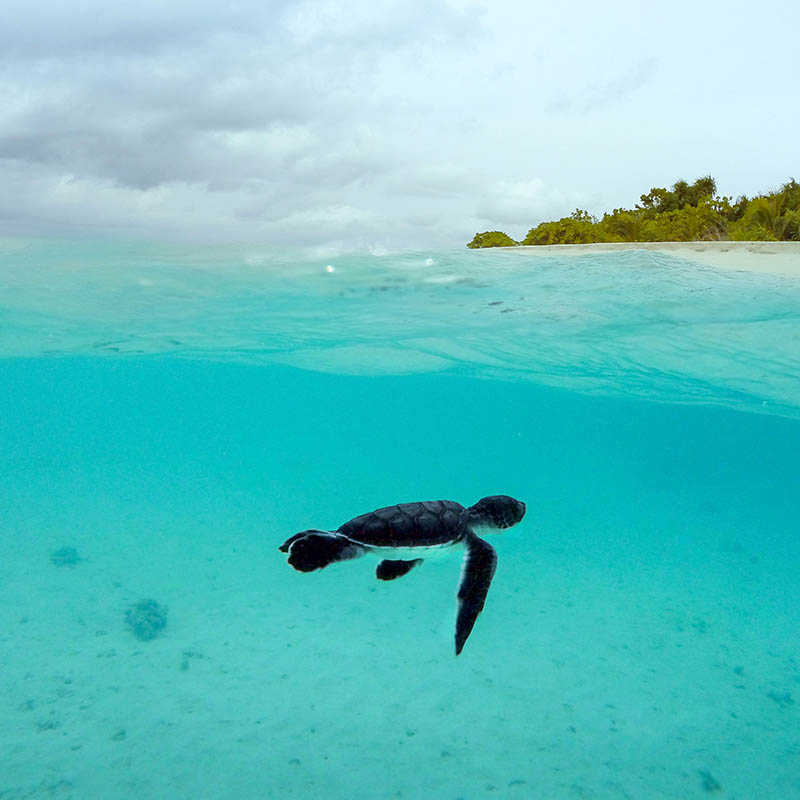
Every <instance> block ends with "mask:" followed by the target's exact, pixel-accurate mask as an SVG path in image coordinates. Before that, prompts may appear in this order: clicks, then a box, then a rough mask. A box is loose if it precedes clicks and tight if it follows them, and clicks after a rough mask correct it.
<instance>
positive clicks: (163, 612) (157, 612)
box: [125, 600, 167, 642]
mask: <svg viewBox="0 0 800 800" xmlns="http://www.w3.org/2000/svg"><path fill="white" fill-rule="evenodd" d="M125 622H126V623H127V625H128V627H129V628H130V629H131V631H132V632H133V635H134V636H135V637H136V638H137V639H141V640H142V641H145V642H146V641H150V640H151V639H155V638H156V636H158V634H159V633H160V632H161V631H162V630H163V629H164V628H165V627H166V625H167V607H166V606H162V605H159V604H158V603H157V602H156V601H155V600H140V601H139V602H138V603H135V604H134V605H132V606H131V607H130V608H129V609H128V610H127V611H126V612H125Z"/></svg>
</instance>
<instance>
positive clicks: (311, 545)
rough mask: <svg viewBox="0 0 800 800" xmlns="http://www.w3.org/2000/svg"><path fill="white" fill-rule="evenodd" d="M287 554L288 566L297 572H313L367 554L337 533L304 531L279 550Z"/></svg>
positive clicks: (365, 550)
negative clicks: (336, 562)
mask: <svg viewBox="0 0 800 800" xmlns="http://www.w3.org/2000/svg"><path fill="white" fill-rule="evenodd" d="M279 549H280V550H282V551H283V552H284V553H285V552H287V551H288V553H289V559H288V561H289V564H290V565H291V566H292V567H294V568H295V569H296V570H298V572H313V571H314V570H315V569H322V568H323V567H327V566H328V564H333V563H334V562H335V561H347V560H349V559H351V558H358V557H359V556H363V555H364V553H366V552H367V549H366V548H365V547H362V546H361V545H359V544H356V543H355V542H352V541H350V539H348V538H347V537H345V536H341V535H340V534H338V533H328V532H327V531H304V532H303V533H296V534H295V535H294V536H292V537H290V538H289V539H287V540H286V541H285V542H284V543H283V544H282V545H281V546H280V548H279Z"/></svg>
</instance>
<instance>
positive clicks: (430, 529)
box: [337, 500, 466, 547]
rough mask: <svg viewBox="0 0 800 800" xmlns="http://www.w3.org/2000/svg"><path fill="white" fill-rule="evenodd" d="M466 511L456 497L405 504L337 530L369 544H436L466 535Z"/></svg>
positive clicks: (387, 545)
mask: <svg viewBox="0 0 800 800" xmlns="http://www.w3.org/2000/svg"><path fill="white" fill-rule="evenodd" d="M463 513H464V506H462V505H460V504H459V503H454V502H453V501H452V500H432V501H426V502H422V503H401V504H400V505H396V506H387V507H386V508H379V509H377V511H371V512H370V513H369V514H362V515H361V516H359V517H356V518H355V519H351V520H350V522H345V524H344V525H342V526H341V528H339V530H338V531H337V533H341V534H342V535H343V536H346V537H347V538H348V539H351V540H353V541H356V542H360V543H361V544H365V545H367V546H368V547H434V546H436V545H443V544H450V543H452V542H456V541H458V540H459V539H461V538H462V536H463V535H464V533H465V530H466V529H465V526H464V525H463V524H462V514H463Z"/></svg>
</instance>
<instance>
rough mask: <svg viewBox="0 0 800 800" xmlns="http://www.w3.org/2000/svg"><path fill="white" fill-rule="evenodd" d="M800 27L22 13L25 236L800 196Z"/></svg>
mask: <svg viewBox="0 0 800 800" xmlns="http://www.w3.org/2000/svg"><path fill="white" fill-rule="evenodd" d="M798 42H800V3H798V2H797V0H792V2H784V1H783V0H774V2H772V3H769V4H768V5H766V6H759V5H758V4H754V3H753V2H752V0H747V1H746V2H738V1H737V0H726V2H721V0H708V1H707V2H705V3H698V2H697V0H671V2H669V3H645V2H642V0H637V1H636V2H622V1H621V0H609V1H608V2H588V0H572V2H570V3H564V4H561V3H554V2H547V3H543V2H536V0H475V1H474V2H473V0H427V1H423V0H307V1H306V2H288V1H285V0H231V1H226V0H137V1H136V2H133V3H111V2H109V0H72V1H71V2H70V0H2V3H0V44H2V47H0V181H2V184H1V186H2V191H0V229H1V230H2V231H4V232H5V233H14V232H20V233H25V234H31V233H34V234H36V233H48V234H50V233H52V234H56V235H61V234H63V233H65V232H77V231H87V232H89V233H97V234H102V235H114V236H125V237H129V236H142V237H146V238H149V239H157V240H158V239H176V238H177V239H183V240H186V239H188V240H196V239H202V240H218V241H241V242H250V243H274V244H278V245H284V244H299V245H305V246H311V247H313V246H321V247H331V248H333V249H335V248H343V249H348V248H365V247H367V248H389V249H395V248H414V247H437V246H445V247H447V246H456V247H458V246H463V244H465V242H466V241H468V240H469V239H470V238H471V237H472V236H473V234H474V233H475V232H476V231H483V230H494V229H500V230H505V231H507V232H508V233H509V234H511V235H512V236H515V237H522V236H523V235H524V234H525V233H526V232H527V230H528V228H530V227H531V226H533V225H535V224H537V223H538V222H540V221H541V220H543V219H552V218H557V217H560V216H563V215H565V214H568V213H569V212H571V211H572V210H573V209H574V208H575V207H576V206H580V207H582V208H585V209H588V210H589V211H591V212H592V213H602V211H603V210H606V209H610V208H613V207H616V206H632V205H633V204H634V203H635V202H636V201H637V200H638V198H639V195H640V194H642V193H643V192H646V191H648V190H649V189H650V188H651V187H652V186H669V185H671V184H672V183H674V182H675V181H676V180H678V179H680V178H685V179H687V180H693V179H694V178H696V177H699V176H701V175H704V174H707V173H711V174H712V175H713V176H714V177H715V178H716V179H717V185H718V188H719V190H720V191H721V192H722V193H724V194H740V193H747V194H753V193H756V192H758V191H760V190H766V189H770V188H774V187H776V186H778V185H779V184H780V183H782V182H783V181H785V180H786V179H788V178H789V177H790V176H791V175H794V176H795V177H797V178H798V179H800V144H799V142H800V137H799V135H798V131H800V45H798Z"/></svg>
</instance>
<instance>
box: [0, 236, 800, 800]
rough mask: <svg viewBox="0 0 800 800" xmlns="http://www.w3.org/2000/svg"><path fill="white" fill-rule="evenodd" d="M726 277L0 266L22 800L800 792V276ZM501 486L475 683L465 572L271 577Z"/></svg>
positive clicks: (1, 704)
mask: <svg viewBox="0 0 800 800" xmlns="http://www.w3.org/2000/svg"><path fill="white" fill-rule="evenodd" d="M732 258H733V257H732ZM736 266H737V265H736V264H735V263H734V264H732V268H731V269H729V270H728V269H725V270H723V269H715V268H711V267H707V266H702V265H700V264H696V263H694V262H691V261H687V260H684V259H681V258H678V257H675V256H673V255H665V254H660V253H656V252H645V251H626V252H615V253H600V254H593V255H585V256H568V257H567V256H552V257H551V256H526V255H524V254H522V253H518V252H508V253H504V252H502V251H490V252H489V251H487V252H472V251H468V250H463V251H461V250H458V251H450V252H406V253H383V252H376V253H366V254H364V253H362V254H357V255H342V254H337V255H332V254H330V253H319V254H314V253H312V254H308V253H304V254H299V253H297V254H293V253H288V252H280V253H276V252H273V251H271V250H269V249H268V248H256V247H253V248H244V247H233V246H231V247H225V248H223V247H215V248H202V247H188V246H177V245H169V246H166V245H147V246H145V245H141V244H120V243H115V242H100V241H75V240H73V241H47V240H12V239H6V240H3V241H2V242H0V669H1V670H2V678H3V679H2V682H0V798H2V800H21V798H35V799H37V800H38V798H56V799H57V800H65V799H66V798H74V799H75V800H78V799H80V800H84V799H90V800H94V798H104V799H105V798H108V799H109V800H111V799H112V798H113V799H115V800H116V798H119V799H120V800H127V799H128V798H136V799H137V800H149V799H150V798H159V799H160V798H165V800H166V799H167V798H169V799H170V800H171V799H173V798H179V799H181V800H188V799H189V798H193V799H197V800H218V799H219V800H222V799H223V798H224V799H225V800H234V799H236V800H250V799H251V798H252V799H253V800H256V799H259V800H260V799H261V798H276V799H277V798H280V799H281V800H289V799H290V798H298V799H299V798H303V799H304V800H311V799H314V800H316V799H319V800H395V799H398V798H399V799H401V800H427V799H428V798H437V800H482V799H483V798H486V799H487V800H489V799H492V800H506V799H507V798H510V799H512V800H513V798H524V800H533V799H536V800H538V799H539V798H546V799H548V800H549V799H550V798H552V799H553V800H557V799H560V798H564V800H572V799H573V798H575V800H578V799H580V800H586V799H587V798H591V799H593V800H594V799H597V800H605V799H606V798H609V799H610V798H615V799H616V798H636V799H637V800H638V799H639V798H659V799H662V798H663V799H664V800H674V799H676V798H705V797H719V798H728V799H729V800H752V799H753V798H760V799H761V798H763V799H764V800H773V799H774V800H779V799H780V800H784V799H785V798H792V797H800V636H799V635H798V631H800V582H799V581H798V574H800V537H799V536H798V533H800V525H799V524H798V519H799V518H800V466H799V464H800V462H799V460H798V454H800V279H798V278H792V277H789V276H776V275H760V274H754V273H750V272H747V271H745V270H743V269H737V268H736ZM491 494H509V495H513V496H514V497H517V498H519V499H521V500H523V501H524V502H525V503H526V504H527V509H528V511H527V515H526V516H525V519H524V520H523V521H522V523H521V524H520V525H518V526H516V527H515V528H512V529H510V530H509V531H507V532H503V533H498V534H495V535H491V534H487V537H489V536H491V538H490V539H489V540H490V541H491V543H492V544H493V546H494V547H495V548H496V550H497V552H498V558H499V561H498V568H497V572H496V574H495V577H494V581H493V583H492V586H491V590H490V592H489V595H488V599H487V602H486V607H485V609H484V611H483V613H482V614H481V616H480V617H479V618H478V621H477V624H476V626H475V629H474V631H473V632H472V635H471V637H470V638H469V640H468V642H467V644H466V647H465V649H464V652H463V653H462V654H461V655H460V656H458V657H456V656H455V654H454V645H453V629H454V618H455V611H456V591H457V587H458V581H459V574H460V557H458V556H454V557H452V558H441V559H435V560H426V561H425V562H424V563H423V564H422V565H421V566H420V567H419V568H417V569H414V570H412V571H411V572H410V573H409V574H408V575H406V576H404V577H401V578H398V579H397V580H394V581H390V582H380V581H377V580H376V578H375V565H376V561H375V560H374V559H370V558H362V559H358V560H354V561H348V562H342V563H337V564H333V565H331V566H330V567H328V568H326V569H324V570H320V571H317V572H312V573H307V574H305V573H300V572H295V571H294V570H292V569H291V568H290V567H289V566H288V565H287V563H286V557H285V555H284V554H282V553H280V552H279V551H278V545H280V544H281V542H283V541H284V540H285V539H286V538H287V537H288V536H290V535H291V534H293V533H295V532H296V531H300V530H304V529H307V528H321V529H324V530H334V529H336V528H337V527H338V526H339V525H341V524H342V523H344V522H346V521H347V520H348V519H350V518H352V517H354V516H356V515H358V514H361V513H364V512H367V511H370V510H372V509H375V508H378V507H381V506H386V505H391V504H394V503H401V502H410V501H417V500H436V499H449V500H455V501H458V502H459V503H462V504H464V505H465V506H469V505H471V504H473V503H475V502H476V501H477V500H478V499H479V498H481V497H483V496H485V495H491ZM142 601H153V603H154V604H155V606H157V608H158V609H159V614H160V615H161V616H160V619H161V624H160V625H156V626H155V628H154V629H153V630H152V631H151V633H152V638H139V637H138V636H137V635H136V634H137V632H138V633H140V634H141V629H137V628H136V627H135V625H133V624H131V618H132V613H133V611H135V609H136V608H137V604H139V603H141V602H142Z"/></svg>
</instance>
